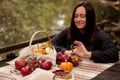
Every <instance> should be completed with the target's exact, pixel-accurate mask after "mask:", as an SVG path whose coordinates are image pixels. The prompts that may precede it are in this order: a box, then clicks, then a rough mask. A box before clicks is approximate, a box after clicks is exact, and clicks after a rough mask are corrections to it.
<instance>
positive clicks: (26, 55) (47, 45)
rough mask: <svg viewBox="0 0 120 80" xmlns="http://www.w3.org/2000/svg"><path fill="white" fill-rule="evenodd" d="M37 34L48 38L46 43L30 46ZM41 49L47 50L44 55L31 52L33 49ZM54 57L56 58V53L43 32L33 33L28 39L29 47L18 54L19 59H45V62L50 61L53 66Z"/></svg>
mask: <svg viewBox="0 0 120 80" xmlns="http://www.w3.org/2000/svg"><path fill="white" fill-rule="evenodd" d="M38 33H44V34H45V35H46V36H47V37H48V41H46V42H42V43H38V44H34V45H32V41H33V39H34V37H35V35H37V34H38ZM41 48H44V49H45V48H47V51H46V54H45V55H44V54H38V53H36V52H34V51H33V50H34V49H41ZM48 48H49V49H48ZM56 56H57V52H56V50H55V48H54V46H53V45H52V44H51V39H50V36H49V35H48V33H46V32H45V31H37V32H35V33H34V34H33V35H32V37H31V39H30V42H29V46H28V47H26V48H23V49H22V50H21V51H20V52H19V58H24V59H28V58H31V57H36V58H38V59H46V60H50V61H51V62H52V63H53V65H56Z"/></svg>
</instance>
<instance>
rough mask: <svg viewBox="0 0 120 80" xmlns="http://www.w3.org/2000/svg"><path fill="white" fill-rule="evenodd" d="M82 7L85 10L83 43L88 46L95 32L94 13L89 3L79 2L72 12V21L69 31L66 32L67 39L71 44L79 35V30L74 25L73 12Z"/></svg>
mask: <svg viewBox="0 0 120 80" xmlns="http://www.w3.org/2000/svg"><path fill="white" fill-rule="evenodd" d="M80 6H83V7H84V8H85V10H86V26H85V33H84V38H83V39H84V41H85V42H86V44H90V43H92V42H93V40H94V35H95V32H96V28H97V27H96V21H95V11H94V8H93V6H92V5H91V3H90V2H88V1H85V2H81V3H80V4H78V5H77V6H76V7H75V8H74V11H73V14H72V19H71V25H70V30H69V32H68V38H69V39H70V40H71V43H72V42H73V41H75V40H76V36H80V35H78V34H79V33H80V30H79V29H78V28H77V27H76V25H75V23H74V16H75V11H76V9H77V8H78V7H80Z"/></svg>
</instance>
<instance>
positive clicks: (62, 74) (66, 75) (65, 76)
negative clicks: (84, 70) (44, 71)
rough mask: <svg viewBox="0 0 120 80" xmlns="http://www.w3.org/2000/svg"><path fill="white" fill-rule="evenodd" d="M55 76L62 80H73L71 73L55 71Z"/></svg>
mask: <svg viewBox="0 0 120 80" xmlns="http://www.w3.org/2000/svg"><path fill="white" fill-rule="evenodd" d="M53 73H54V74H55V77H56V78H61V79H70V78H72V74H71V73H70V72H66V71H64V70H55V71H53Z"/></svg>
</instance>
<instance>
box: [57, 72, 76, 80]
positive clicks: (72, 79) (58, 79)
mask: <svg viewBox="0 0 120 80" xmlns="http://www.w3.org/2000/svg"><path fill="white" fill-rule="evenodd" d="M71 74H72V78H71V79H67V80H75V78H74V77H75V76H74V74H73V73H71ZM55 80H65V79H60V78H55Z"/></svg>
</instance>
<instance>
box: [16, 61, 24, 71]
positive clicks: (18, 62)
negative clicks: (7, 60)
mask: <svg viewBox="0 0 120 80" xmlns="http://www.w3.org/2000/svg"><path fill="white" fill-rule="evenodd" d="M25 65H26V61H25V60H24V59H16V60H15V68H16V69H17V70H20V69H21V68H22V67H24V66H25Z"/></svg>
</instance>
